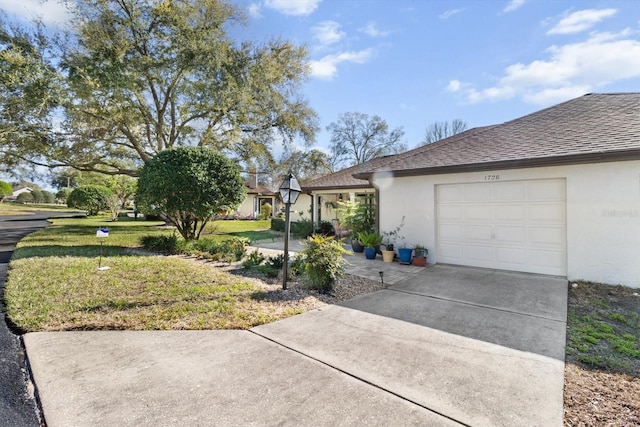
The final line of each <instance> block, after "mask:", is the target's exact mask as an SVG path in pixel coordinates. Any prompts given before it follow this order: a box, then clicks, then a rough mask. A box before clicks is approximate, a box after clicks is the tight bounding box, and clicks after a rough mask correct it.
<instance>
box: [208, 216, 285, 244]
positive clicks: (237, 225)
mask: <svg viewBox="0 0 640 427" xmlns="http://www.w3.org/2000/svg"><path fill="white" fill-rule="evenodd" d="M270 227H271V221H270V220H257V221H212V222H210V223H208V224H207V226H206V227H205V229H204V231H203V232H202V236H203V237H207V238H211V239H214V240H215V239H220V238H221V237H220V236H225V235H231V236H236V237H244V238H247V239H249V240H250V241H252V242H253V241H258V240H269V239H275V238H278V237H281V233H278V232H275V231H272V230H271V229H270ZM222 238H224V237H222Z"/></svg>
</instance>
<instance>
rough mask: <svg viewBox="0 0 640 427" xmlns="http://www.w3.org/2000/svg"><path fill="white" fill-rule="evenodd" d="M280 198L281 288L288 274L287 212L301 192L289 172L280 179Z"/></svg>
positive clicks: (285, 286) (285, 284) (284, 285)
mask: <svg viewBox="0 0 640 427" xmlns="http://www.w3.org/2000/svg"><path fill="white" fill-rule="evenodd" d="M279 190H280V198H281V199H282V202H283V203H284V206H285V209H284V264H283V265H282V289H287V279H288V276H289V229H290V225H291V224H290V221H289V212H290V210H291V204H292V203H295V202H296V200H298V196H299V195H300V193H302V189H301V188H300V184H298V180H297V179H296V177H295V176H293V174H292V173H291V172H289V175H287V177H286V178H285V179H284V181H282V185H280V189H279Z"/></svg>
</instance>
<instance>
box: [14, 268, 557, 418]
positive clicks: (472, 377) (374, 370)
mask: <svg viewBox="0 0 640 427" xmlns="http://www.w3.org/2000/svg"><path fill="white" fill-rule="evenodd" d="M445 285H446V286H445ZM566 293H567V288H566V280H562V279H557V278H552V277H545V276H535V275H525V274H515V273H503V272H492V271H489V270H481V269H467V268H457V267H456V268H454V267H442V266H434V267H431V268H428V269H424V268H423V269H421V273H420V274H416V275H413V276H410V277H408V278H406V279H405V280H403V281H400V282H399V283H398V284H396V285H395V286H392V287H390V288H388V289H385V290H383V291H379V292H375V293H372V294H368V295H363V296H360V297H358V298H354V299H353V300H350V301H347V302H345V303H344V304H343V305H336V306H329V307H325V308H323V309H319V310H314V311H311V312H308V313H305V314H301V315H298V316H294V317H291V318H288V319H285V320H282V321H280V322H275V323H271V324H267V325H262V326H259V327H256V328H254V329H252V330H251V331H164V332H160V331H158V332H126V331H114V332H55V333H33V334H27V335H26V336H25V337H24V341H25V345H26V348H27V353H28V357H29V361H30V363H31V366H32V370H33V375H34V379H35V382H36V385H37V387H38V390H39V394H40V399H41V403H42V407H43V410H44V415H45V420H46V422H47V424H48V425H49V426H51V427H55V426H85V425H87V426H88V425H118V426H175V425H185V426H187V425H188V426H193V425H224V426H243V425H314V426H316V425H331V426H359V425H435V426H438V425H473V426H515V425H532V426H533V425H538V426H561V425H562V405H563V402H562V389H563V370H564V362H563V360H562V357H560V355H561V354H563V345H564V328H566V323H565V319H566ZM550 304H551V305H553V307H549V305H550ZM563 304H564V308H562V306H563ZM556 310H559V312H557V311H556ZM563 310H564V311H563ZM451 331H454V332H451ZM478 334H479V336H475V335H478ZM482 334H484V335H486V336H482ZM526 341H540V342H539V343H536V344H535V345H529V347H527V346H525V345H524V344H523V342H526Z"/></svg>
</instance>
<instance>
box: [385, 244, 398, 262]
mask: <svg viewBox="0 0 640 427" xmlns="http://www.w3.org/2000/svg"><path fill="white" fill-rule="evenodd" d="M381 252H382V260H383V261H384V262H393V259H394V258H395V257H396V251H394V250H393V243H387V244H383V245H382V248H381Z"/></svg>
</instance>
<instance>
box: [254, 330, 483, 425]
mask: <svg viewBox="0 0 640 427" xmlns="http://www.w3.org/2000/svg"><path fill="white" fill-rule="evenodd" d="M248 332H251V333H252V334H255V335H257V336H259V337H261V338H263V339H265V340H267V341H270V342H272V343H274V344H277V345H279V346H280V347H283V348H285V349H287V350H289V351H293V352H294V353H297V354H299V355H301V356H303V357H305V358H307V359H311V360H313V361H315V362H318V363H320V364H322V365H324V366H327V367H328V368H331V369H333V370H335V371H338V372H340V373H342V374H344V375H347V376H348V377H351V378H353V379H355V380H357V381H360V382H363V383H365V384H367V385H369V386H371V387H373V388H376V389H378V390H381V391H384V392H385V393H389V394H391V395H393V396H396V397H398V398H400V399H402V400H404V401H405V402H409V403H412V404H414V405H416V406H418V407H420V408H423V409H425V410H427V411H429V412H431V413H433V414H436V415H439V416H441V417H443V418H446V419H448V420H450V421H453V422H455V423H457V424H459V425H461V426H465V427H471V424H467V423H465V422H463V421H460V420H457V419H455V418H452V417H450V416H449V415H446V414H443V413H441V412H438V411H436V410H434V409H431V408H429V407H427V406H425V405H423V404H421V403H418V402H416V401H415V400H412V399H409V398H408V397H405V396H402V395H401V394H398V393H396V392H394V391H392V390H389V389H386V388H384V387H382V386H380V385H378V384H375V383H373V382H371V381H368V380H366V379H364V378H361V377H359V376H357V375H354V374H352V373H350V372H347V371H345V370H344V369H340V368H338V367H337V366H334V365H331V364H330V363H327V362H324V361H322V360H320V359H318V358H315V357H313V356H310V355H308V354H306V353H303V352H302V351H300V350H296V349H295V348H293V347H290V346H288V345H285V344H283V343H281V342H279V341H276V340H275V339H273V338H269V337H266V336H264V335H262V334H260V333H258V332H256V331H254V330H251V329H249V330H248Z"/></svg>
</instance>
